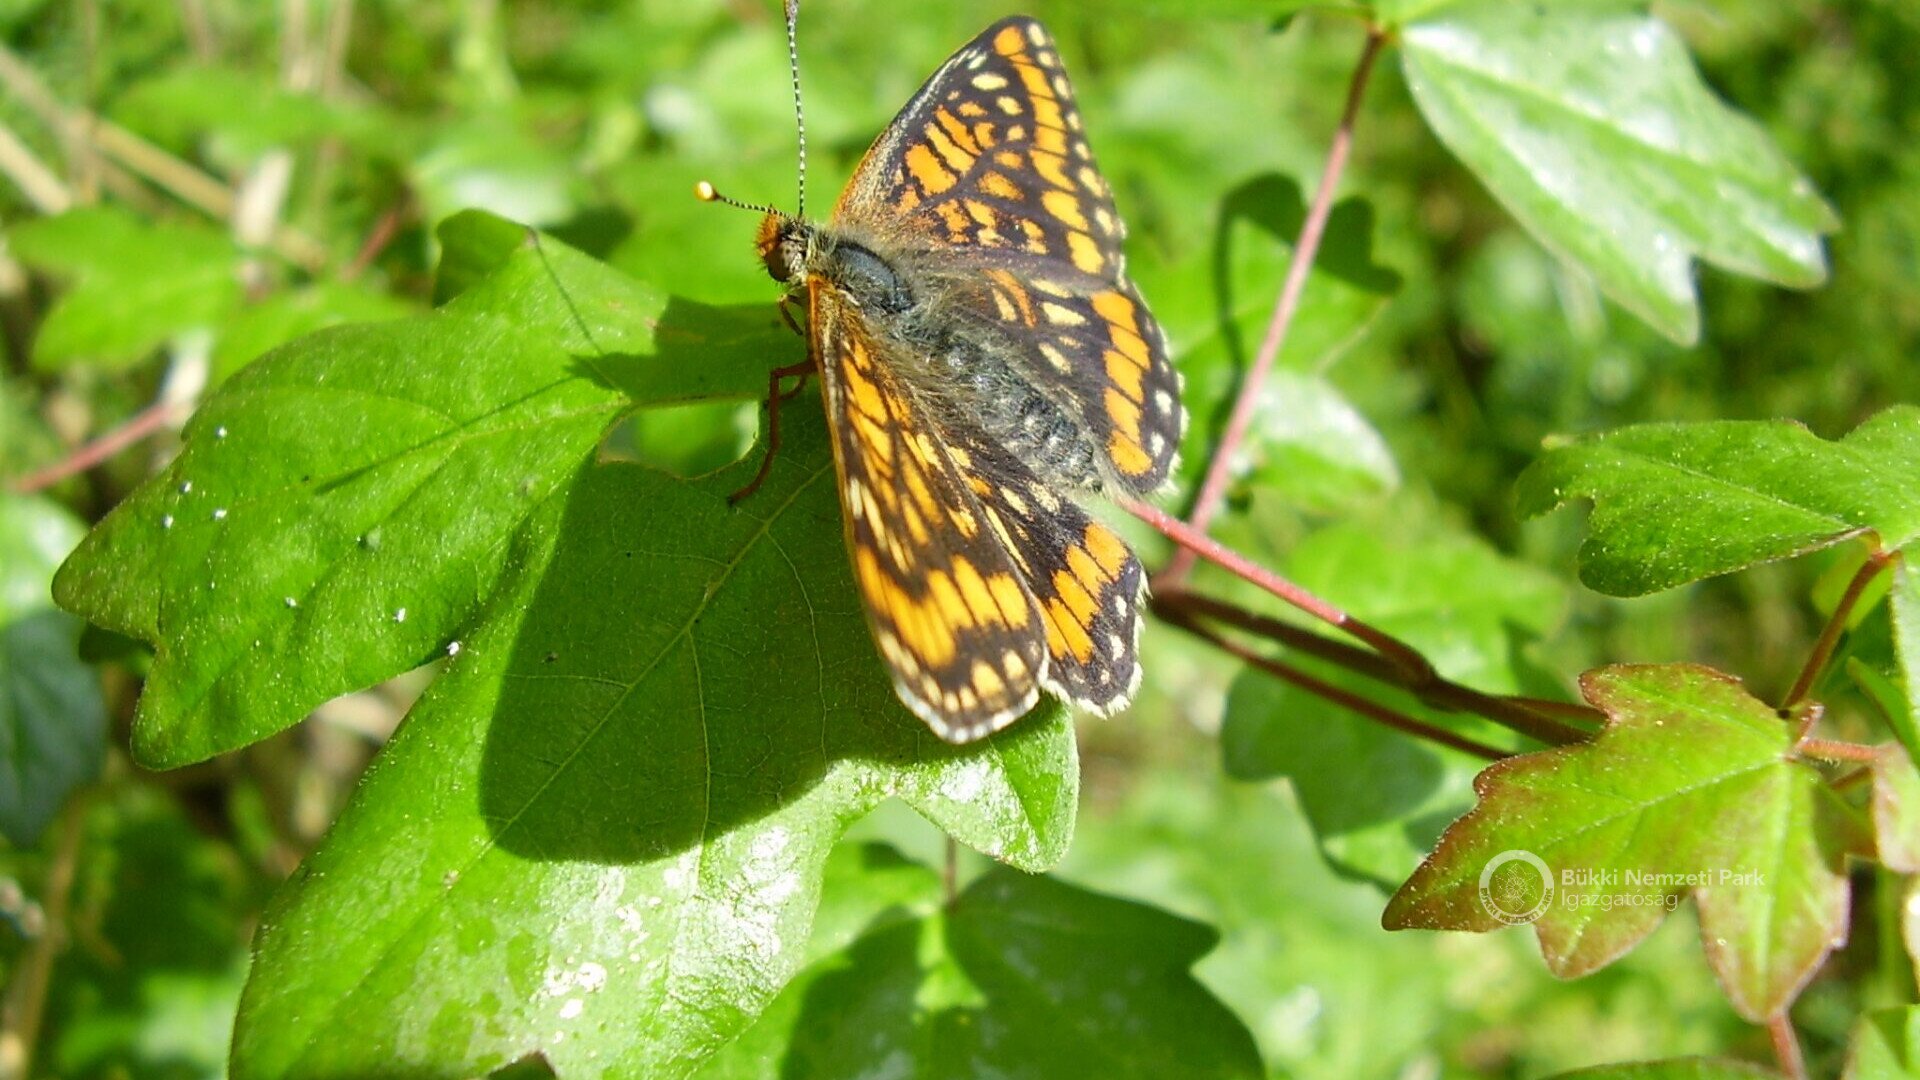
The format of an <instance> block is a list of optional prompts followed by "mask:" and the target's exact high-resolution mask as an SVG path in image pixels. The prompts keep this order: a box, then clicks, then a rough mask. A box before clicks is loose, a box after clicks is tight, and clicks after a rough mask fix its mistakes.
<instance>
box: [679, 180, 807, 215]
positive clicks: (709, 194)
mask: <svg viewBox="0 0 1920 1080" xmlns="http://www.w3.org/2000/svg"><path fill="white" fill-rule="evenodd" d="M693 197H694V198H696V199H699V200H700V201H701V202H717V203H725V204H727V205H728V206H737V207H739V208H740V209H742V210H751V211H753V212H754V213H756V214H780V211H778V210H776V209H774V208H773V207H772V206H771V205H769V204H767V203H750V202H741V201H740V200H739V199H734V198H729V197H728V196H725V195H722V194H720V189H719V188H716V187H714V186H713V185H712V184H709V183H708V182H706V181H705V180H702V181H700V182H699V183H697V184H695V185H693ZM780 216H781V217H785V216H786V215H784V214H780Z"/></svg>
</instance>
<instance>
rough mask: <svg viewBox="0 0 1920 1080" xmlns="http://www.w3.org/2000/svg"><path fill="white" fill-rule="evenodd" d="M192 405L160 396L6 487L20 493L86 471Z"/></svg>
mask: <svg viewBox="0 0 1920 1080" xmlns="http://www.w3.org/2000/svg"><path fill="white" fill-rule="evenodd" d="M192 408H193V406H192V404H191V403H187V404H185V405H183V404H182V403H181V402H178V401H174V400H172V399H170V398H166V397H162V398H161V399H160V400H158V401H155V402H154V403H153V404H151V405H149V406H147V407H146V408H144V409H142V410H140V412H139V413H137V414H135V415H134V416H133V418H132V419H130V420H128V421H127V422H126V423H124V424H121V425H120V426H119V427H117V428H114V429H113V430H112V431H109V432H107V433H106V434H105V435H102V436H100V437H99V438H97V439H95V440H93V441H92V442H89V443H87V444H86V445H84V446H82V447H80V448H79V449H77V450H75V451H74V452H73V453H71V454H68V455H67V456H66V457H65V458H63V459H62V460H60V461H56V462H54V463H53V464H52V465H49V466H47V467H46V468H44V469H40V470H38V471H36V472H30V473H28V474H27V475H25V476H22V477H20V478H18V479H16V480H14V481H13V483H12V484H10V485H8V486H9V487H11V488H12V489H13V490H14V491H17V492H20V493H21V494H26V493H28V492H33V491H40V490H42V489H43V488H48V487H52V486H53V485H54V484H57V483H59V482H60V481H62V480H65V479H66V478H67V477H69V476H73V475H76V474H78V473H83V472H86V471H87V470H88V469H91V468H93V467H94V466H95V465H98V464H100V463H101V462H103V461H105V460H107V459H108V458H110V457H112V456H114V455H115V454H118V453H119V452H120V451H122V450H125V449H126V448H127V447H129V446H132V445H134V444H135V443H137V442H140V441H141V440H143V439H145V438H147V437H148V436H150V435H152V434H153V433H155V432H157V431H159V430H160V429H161V428H164V427H166V426H167V425H168V424H169V423H171V422H172V421H173V420H174V419H175V418H176V417H178V416H183V415H185V414H186V413H188V412H191V411H192Z"/></svg>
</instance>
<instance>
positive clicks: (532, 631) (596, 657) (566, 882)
mask: <svg viewBox="0 0 1920 1080" xmlns="http://www.w3.org/2000/svg"><path fill="white" fill-rule="evenodd" d="M469 295H471V294H469ZM786 423H788V424H789V425H791V426H790V428H789V436H788V438H787V439H786V440H785V442H784V443H783V447H782V451H781V457H780V458H779V460H778V462H777V463H776V465H775V468H774V471H773V473H772V476H771V478H770V480H769V481H768V483H767V485H766V486H765V487H763V488H762V489H761V490H760V491H759V492H757V493H755V495H754V497H753V498H751V499H749V500H747V501H746V502H744V503H742V504H741V505H740V506H739V507H737V508H733V507H729V506H728V503H727V500H726V495H727V493H728V492H729V491H730V490H732V489H733V488H735V487H737V486H738V485H739V484H740V482H741V481H742V480H743V479H744V478H745V476H746V475H748V474H749V473H750V471H751V469H752V467H753V466H752V463H751V462H746V463H742V464H741V465H740V466H738V467H736V468H734V469H731V470H728V471H726V472H723V473H720V474H717V475H715V476H711V477H708V478H706V479H704V480H702V481H696V482H689V481H682V480H677V479H674V478H671V477H667V476H664V475H662V474H660V473H657V472H653V471H652V470H649V469H644V468H641V467H638V466H633V465H625V464H609V465H592V464H588V465H584V466H583V467H582V469H581V471H580V473H579V475H578V476H577V477H575V478H573V480H572V481H571V482H570V483H569V484H567V485H566V486H565V487H564V489H563V491H562V492H561V494H560V495H559V496H558V497H556V498H555V499H552V500H548V501H547V502H546V503H544V504H543V505H542V506H541V507H540V508H539V510H538V511H537V512H536V513H535V514H533V515H532V516H531V517H530V518H529V519H528V520H527V523H526V525H525V526H524V527H523V528H522V529H521V530H520V531H519V533H518V534H517V535H516V536H515V537H514V538H513V539H512V540H511V541H510V543H509V545H508V547H507V550H506V551H505V552H504V553H503V554H504V557H505V562H506V569H505V573H504V578H503V580H502V582H501V586H500V588H499V589H498V591H497V592H496V593H495V595H494V596H493V597H492V598H491V599H490V600H489V601H488V603H487V605H486V607H485V608H484V609H483V610H482V612H480V613H479V615H478V617H477V619H476V620H475V625H474V626H473V628H472V631H471V632H470V633H466V634H463V636H462V638H461V640H460V642H459V644H458V648H457V650H450V651H455V652H456V653H457V655H455V656H454V657H453V659H452V660H451V662H450V663H449V666H448V670H447V671H446V673H445V674H443V675H442V676H441V677H440V679H439V680H437V681H436V682H435V684H434V685H433V687H432V688H431V689H430V690H429V691H428V693H427V695H426V697H425V698H423V699H422V701H421V703H420V704H419V705H418V706H417V707H416V708H415V709H414V710H413V712H412V713H411V714H410V716H409V718H408V719H407V721H406V723H405V724H404V725H403V726H402V728H401V730H400V732H399V734H398V735H397V736H396V737H395V739H394V740H393V742H392V743H390V744H389V745H388V747H387V749H386V750H385V752H384V753H383V754H382V756H381V758H380V760H379V761H378V762H377V763H376V764H375V766H374V768H373V771H372V773H371V774H370V776H369V778H368V779H367V781H366V782H365V784H364V785H363V787H362V790H361V791H360V793H359V795H358V797H357V798H356V800H355V802H354V804H353V806H352V807H350V808H349V810H348V812H347V813H346V814H345V815H344V816H343V817H342V818H341V819H340V821H339V822H338V823H337V824H336V825H335V826H334V829H333V832H332V834H331V835H330V836H329V839H328V842H327V844H326V846H325V847H324V848H322V849H321V850H320V851H319V852H317V853H316V854H315V855H314V856H313V857H312V858H311V859H310V860H309V861H308V863H307V865H306V867H305V868H304V870H303V872H302V874H301V875H300V876H299V877H298V878H297V879H296V880H295V882H294V883H292V884H291V885H290V886H289V887H288V888H287V889H285V890H283V891H282V893H281V894H280V895H279V897H278V898H277V899H276V901H275V903H274V904H273V906H272V907H271V908H270V909H269V910H268V913H267V917H266V921H265V925H264V926H263V928H262V930H261V935H260V938H259V940H258V942H257V944H256V952H257V959H256V963H255V969H254V974H253V977H252V979H251V980H250V982H249V984H248V990H247V996H246V999H245V1001H244V1003H243V1006H242V1010H241V1020H240V1026H239V1029H238V1032H237V1035H236V1042H235V1047H236V1050H235V1075H236V1076H239V1077H292V1076H303V1077H348V1076H364V1075H368V1074H369V1073H376V1072H381V1071H384V1070H391V1069H395V1068H401V1069H403V1071H404V1070H405V1069H413V1070H421V1071H434V1072H460V1073H473V1072H484V1071H485V1070H487V1069H490V1068H495V1067H498V1066H500V1065H504V1064H506V1063H508V1062H510V1061H514V1060H517V1059H519V1058H521V1057H522V1056H524V1055H526V1054H529V1053H532V1052H535V1051H538V1052H540V1053H542V1054H543V1055H544V1056H545V1058H546V1060H548V1061H549V1062H550V1063H552V1064H553V1065H554V1066H555V1067H556V1068H557V1069H558V1070H559V1071H560V1072H561V1074H562V1075H565V1076H602V1075H610V1076H649V1077H654V1076H661V1077H664V1076H674V1075H680V1074H682V1073H684V1072H685V1071H686V1070H687V1069H688V1068H690V1067H691V1066H692V1065H693V1064H694V1063H696V1062H698V1061H699V1060H700V1059H702V1058H703V1057H705V1056H706V1055H707V1054H710V1053H712V1052H713V1051H714V1050H716V1049H717V1048H718V1047H719V1046H720V1045H722V1044H723V1043H725V1042H726V1041H727V1040H729V1039H731V1038H732V1037H733V1036H734V1035H735V1034H737V1033H738V1032H739V1031H740V1030H741V1029H743V1028H744V1027H746V1026H747V1025H748V1024H749V1023H750V1022H751V1021H752V1019H753V1017H754V1015H755V1014H757V1013H758V1012H759V1010H760V1009H761V1008H762V1007H763V1006H764V1005H765V1004H766V1002H767V1001H768V1000H769V999H770V998H771V997H772V996H773V995H774V993H775V992H776V991H778V990H779V988H780V987H781V985H782V984H783V983H784V982H785V981H786V979H787V978H788V976H790V975H791V974H792V973H793V972H795V971H796V970H798V968H799V967H800V965H801V964H802V963H803V962H804V960H805V956H806V948H807V946H806V942H807V937H808V929H809V923H810V921H811V917H812V912H813V909H814V906H815V903H816V900H817V897H818V893H819V888H820V881H821V875H822V874H823V872H824V866H825V861H826V858H827V854H828V851H829V849H830V848H831V846H832V844H833V842H834V840H835V838H836V837H837V836H838V835H839V833H840V832H841V830H843V829H844V828H845V827H846V826H847V824H848V823H849V822H851V821H852V820H853V819H854V818H857V817H859V816H860V815H861V814H863V813H865V812H866V811H867V810H868V809H870V808H872V807H873V806H874V805H876V804H877V803H879V802H880V801H882V800H883V799H885V798H887V797H889V796H895V797H898V798H901V799H903V800H905V801H906V802H907V803H908V804H910V805H912V806H913V807H914V808H916V809H917V810H919V811H920V812H921V813H922V814H924V815H925V816H927V817H928V818H929V819H930V820H932V821H934V822H935V823H936V824H938V825H939V826H941V827H942V828H943V829H945V830H946V831H948V832H949V833H950V834H952V835H954V836H955V837H957V838H958V839H959V840H960V841H962V842H964V843H966V844H968V845H969V846H972V847H974V848H976V849H978V850H982V851H985V852H988V853H990V854H992V855H994V856H996V857H998V858H1000V859H1004V860H1006V861H1008V862H1010V863H1012V864H1014V865H1017V866H1020V867H1023V868H1025V869H1028V870H1040V869H1044V868H1045V867H1047V866H1049V865H1051V864H1052V863H1053V862H1055V861H1056V860H1058V858H1059V857H1060V856H1061V854H1062V853H1063V852H1064V850H1065V847H1066V843H1067V839H1068V837H1069V836H1070V835H1071V831H1072V821H1073V812H1074V802H1075V797H1076V795H1077V767H1076V764H1075V758H1074V746H1073V737H1072V730H1071V728H1070V726H1069V725H1068V724H1067V722H1066V719H1065V717H1064V715H1063V714H1062V713H1061V712H1060V711H1059V710H1058V709H1057V708H1053V707H1048V708H1043V709H1042V710H1039V712H1038V714H1037V715H1035V716H1031V717H1029V718H1027V719H1026V720H1024V721H1022V722H1021V723H1019V724H1017V725H1015V726H1014V727H1013V728H1012V729H1010V730H1008V731H1006V732H1003V733H1001V734H1000V735H998V736H995V737H994V738H993V739H991V740H989V741H987V742H986V743H984V744H982V745H978V746H972V747H966V748H955V747H950V746H947V745H945V744H943V743H940V742H939V741H938V740H937V739H935V738H933V736H932V735H931V734H930V733H928V732H927V730H926V727H925V725H924V724H922V723H921V722H920V721H919V720H918V719H916V718H915V717H913V716H912V715H910V714H909V713H907V712H906V710H905V709H904V708H903V707H902V706H901V705H900V704H899V702H898V701H897V700H896V699H895V697H894V695H893V689H892V685H891V683H890V681H889V680H888V678H887V675H886V673H885V672H884V670H883V669H882V668H881V666H880V664H879V663H878V661H877V659H876V658H875V655H874V652H873V646H872V643H871V639H870V638H869V636H868V634H867V629H866V626H865V622H864V620H863V619H862V617H861V616H860V613H859V610H858V605H857V601H856V600H855V593H854V589H853V584H852V580H851V572H850V570H849V568H848V565H847V561H846V557H845V555H844V553H843V552H842V551H841V549H840V540H839V524H838V517H839V507H838V502H837V498H838V497H837V494H836V492H835V486H834V482H833V467H832V461H831V455H830V452H829V448H828V445H827V440H826V437H825V432H824V429H823V426H822V423H821V421H820V419H819V414H818V412H817V410H813V409H810V408H801V407H799V406H798V405H796V406H794V416H793V417H791V418H790V419H789V420H788V421H786ZM769 688H778V692H769ZM341 1030H352V1031H353V1032H354V1033H355V1037H354V1038H353V1039H340V1038H338V1037H337V1033H338V1032H339V1031H341Z"/></svg>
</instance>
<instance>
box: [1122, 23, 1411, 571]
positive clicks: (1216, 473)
mask: <svg viewBox="0 0 1920 1080" xmlns="http://www.w3.org/2000/svg"><path fill="white" fill-rule="evenodd" d="M1386 42H1387V35H1386V31H1384V30H1382V29H1381V28H1379V27H1369V28H1368V30H1367V42H1366V46H1365V47H1364V48H1363V49H1362V50H1361V52H1360V61H1359V63H1358V64H1356V65H1355V66H1354V69H1353V79H1352V80H1351V81H1350V82H1349V83H1348V84H1347V103H1346V106H1345V108H1343V109H1342V110H1341V113H1340V125H1339V127H1337V128H1335V129H1334V133H1333V143H1332V145H1330V146H1328V147H1327V162H1326V165H1325V167H1323V168H1322V169H1321V170H1320V185H1319V187H1318V188H1317V189H1315V191H1314V193H1313V205H1312V206H1311V207H1310V208H1308V210H1307V216H1306V220H1305V221H1303V222H1302V223H1301V225H1300V238H1299V239H1298V240H1297V241H1295V242H1294V245H1293V259H1292V261H1291V262H1290V263H1289V264H1288V265H1287V276H1286V279H1285V280H1284V281H1282V282H1281V284H1280V295H1279V297H1278V298H1276V299H1275V300H1274V304H1273V316H1272V317H1271V318H1270V319H1268V320H1267V332H1266V336H1265V337H1264V338H1262V339H1261V341H1260V349H1259V351H1258V352H1257V353H1255V354H1254V358H1253V366H1252V367H1250V368H1248V369H1247V376H1246V378H1245V379H1244V380H1243V381H1242V382H1241V384H1240V396H1239V397H1238V398H1237V399H1235V401H1234V403H1233V413H1232V414H1231V415H1230V416H1229V417H1228V419H1227V428H1226V431H1225V432H1223V433H1222V434H1221V436H1220V445H1219V446H1218V447H1217V448H1216V449H1215V450H1214V452H1213V460H1212V461H1211V462H1209V463H1208V465H1207V475H1206V478H1205V479H1204V480H1202V481H1201V482H1200V494H1199V495H1198V496H1197V497H1196V498H1195V499H1194V503H1193V513H1192V514H1191V515H1190V516H1189V517H1188V520H1189V521H1190V522H1191V523H1192V524H1193V527H1194V528H1195V529H1196V530H1198V531H1200V532H1202V533H1204V532H1206V531H1207V527H1208V526H1209V525H1211V524H1212V523H1213V517H1214V515H1215V514H1217V513H1218V512H1219V510H1220V505H1221V502H1222V501H1223V500H1224V499H1225V498H1226V494H1227V483H1228V481H1229V480H1230V479H1231V478H1232V475H1233V461H1234V458H1235V456H1236V455H1237V454H1238V453H1239V450H1240V444H1241V442H1243V441H1244V440H1245V439H1246V436H1247V428H1248V427H1249V426H1250V425H1251V424H1252V423H1253V413H1254V410H1255V408H1256V407H1257V405H1258V402H1259V395H1260V386H1261V384H1262V383H1264V382H1265V381H1266V378H1267V373H1268V372H1269V371H1271V370H1272V369H1273V362H1274V359H1275V358H1276V357H1278V356H1279V355H1280V349H1281V348H1282V347H1283V346H1284V345H1285V344H1286V340H1287V332H1288V330H1289V329H1291V328H1292V326H1293V319H1294V316H1295V315H1296V314H1298V313H1299V310H1300V296H1301V294H1302V293H1303V292H1304V291H1305V289H1306V285H1307V273H1308V271H1310V270H1311V269H1313V261H1314V257H1315V256H1316V255H1317V254H1318V253H1319V251H1320V241H1321V239H1322V238H1323V237H1324V236H1325V235H1326V231H1327V219H1328V217H1329V216H1330V215H1331V214H1332V213H1333V196H1334V193H1335V192H1336V191H1337V190H1338V189H1339V187H1340V174H1341V173H1342V172H1343V171H1344V170H1345V169H1346V166H1347V157H1348V155H1349V154H1351V153H1352V150H1353V128H1354V121H1355V120H1356V118H1357V117H1358V116H1359V114H1360V101H1361V98H1362V97H1363V96H1364V95H1365V93H1366V89H1367V80H1368V78H1369V77H1370V76H1371V75H1372V74H1373V65H1374V61H1376V60H1377V59H1379V57H1380V50H1381V48H1382V47H1383V46H1385V45H1386ZM1193 565H1194V555H1193V553H1191V551H1176V552H1174V553H1173V559H1172V561H1170V562H1169V563H1168V564H1167V568H1166V570H1165V571H1163V572H1162V573H1161V575H1160V576H1161V577H1163V578H1164V579H1165V580H1167V581H1170V582H1179V581H1183V580H1185V578H1186V576H1187V575H1188V574H1189V573H1191V572H1192V571H1193Z"/></svg>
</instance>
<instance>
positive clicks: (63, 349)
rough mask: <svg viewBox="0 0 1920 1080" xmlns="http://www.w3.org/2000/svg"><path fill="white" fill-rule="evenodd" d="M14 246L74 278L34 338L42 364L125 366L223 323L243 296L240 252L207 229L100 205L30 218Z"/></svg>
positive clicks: (15, 232) (16, 232) (28, 258)
mask: <svg viewBox="0 0 1920 1080" xmlns="http://www.w3.org/2000/svg"><path fill="white" fill-rule="evenodd" d="M8 243H9V244H10V245H11V247H12V248H13V251H14V253H15V254H16V255H18V256H19V258H20V261H22V262H24V263H26V264H27V265H28V266H31V267H34V268H35V269H38V270H43V271H46V272H49V273H53V274H56V275H58V276H61V277H65V278H70V279H72V285H71V286H70V287H69V288H68V289H67V291H66V293H65V294H64V295H62V296H61V297H60V299H59V301H57V302H56V303H55V304H54V305H53V308H52V309H51V310H50V311H48V312H47V317H46V320H45V321H44V322H42V323H41V324H40V331H39V334H38V336H36V337H35V338H34V343H33V362H34V363H35V364H36V365H37V366H39V367H42V368H49V369H54V368H63V367H66V366H68V365H71V364H74V363H78V362H82V361H84V362H87V363H89V364H93V365H97V366H102V367H107V368H117V367H127V366H129V365H132V364H136V363H138V362H139V361H141V360H143V359H145V358H146V357H147V356H148V355H149V354H150V353H152V352H153V350H154V349H156V348H158V347H159V346H160V345H162V344H164V343H165V342H167V341H168V340H169V339H170V338H173V337H176V336H178V335H180V334H184V333H186V332H188V331H194V330H201V331H211V330H213V329H214V328H216V327H218V326H220V325H221V324H222V322H223V321H224V320H225V319H226V317H227V316H228V314H229V313H231V312H232V311H233V309H234V308H235V307H237V306H238V305H239V302H240V278H239V265H240V256H239V252H238V251H237V250H235V248H234V246H233V243H232V241H230V240H229V239H227V237H225V236H224V235H222V234H221V233H219V232H216V231H214V230H213V229H209V228H206V227H205V226H201V225H189V224H184V223H173V222H166V223H160V224H149V223H147V222H144V221H141V220H140V219H138V218H136V217H134V216H133V215H132V214H129V213H127V212H126V211H123V210H119V209H116V208H113V207H106V206H99V207H92V208H89V209H84V210H73V211H69V212H68V213H65V214H61V215H60V216H58V217H50V218H39V219H35V220H32V221H28V222H25V223H24V224H21V225H18V226H16V227H14V228H13V229H12V230H11V231H10V232H9V233H8Z"/></svg>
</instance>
